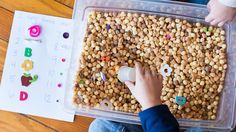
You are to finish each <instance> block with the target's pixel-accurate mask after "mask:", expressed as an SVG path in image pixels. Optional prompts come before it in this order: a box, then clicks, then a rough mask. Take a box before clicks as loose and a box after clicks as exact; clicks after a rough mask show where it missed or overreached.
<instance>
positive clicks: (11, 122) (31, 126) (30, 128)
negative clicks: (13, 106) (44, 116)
mask: <svg viewBox="0 0 236 132" xmlns="http://www.w3.org/2000/svg"><path fill="white" fill-rule="evenodd" d="M0 117H1V118H0V131H3V132H18V131H21V132H42V131H43V132H52V131H55V130H54V129H51V128H49V127H47V126H44V125H42V124H40V123H38V122H36V121H34V120H31V119H29V118H27V117H25V116H23V115H21V114H17V113H11V112H6V111H0Z"/></svg>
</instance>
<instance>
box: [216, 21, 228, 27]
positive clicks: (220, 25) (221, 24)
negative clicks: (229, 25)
mask: <svg viewBox="0 0 236 132" xmlns="http://www.w3.org/2000/svg"><path fill="white" fill-rule="evenodd" d="M225 23H226V21H221V22H220V23H219V24H218V26H219V27H222V26H223V25H224V24H225Z"/></svg>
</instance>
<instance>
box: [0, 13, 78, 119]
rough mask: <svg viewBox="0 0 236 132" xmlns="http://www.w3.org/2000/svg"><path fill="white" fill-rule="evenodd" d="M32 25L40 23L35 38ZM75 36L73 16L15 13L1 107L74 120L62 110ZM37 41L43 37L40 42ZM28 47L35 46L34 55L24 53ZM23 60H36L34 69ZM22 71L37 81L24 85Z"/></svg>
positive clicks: (72, 116)
mask: <svg viewBox="0 0 236 132" xmlns="http://www.w3.org/2000/svg"><path fill="white" fill-rule="evenodd" d="M32 25H40V27H41V33H40V36H39V37H36V38H32V37H31V36H30V35H29V30H28V28H29V27H30V26H32ZM64 32H67V33H69V38H67V39H65V38H64V37H63V33H64ZM72 36H73V22H72V20H71V19H64V18H58V17H51V16H46V15H39V14H33V13H26V12H21V11H16V12H15V16H14V21H13V25H12V29H11V37H10V41H9V44H8V50H7V57H6V61H5V65H4V71H3V76H2V81H1V88H0V109H1V110H7V111H12V112H19V113H24V114H30V115H35V116H42V117H47V118H52V119H58V120H63V121H69V122H72V121H73V120H74V114H71V113H67V112H65V111H64V110H63V102H64V93H65V84H66V78H67V72H68V69H69V64H70V57H71V52H72V45H73V38H72ZM26 39H31V41H29V40H26ZM35 40H40V41H41V43H40V42H39V41H35ZM26 47H27V48H31V49H32V56H31V57H26V56H24V53H25V48H26ZM62 59H64V62H63V61H62ZM24 60H31V61H33V68H32V70H30V71H28V72H27V71H25V69H23V68H22V67H21V65H22V63H23V62H24ZM23 73H27V74H29V73H30V74H31V76H34V75H38V80H36V81H35V82H32V83H31V84H30V85H29V86H27V87H26V86H22V82H21V77H22V76H23ZM26 80H27V79H26ZM28 80H32V79H28ZM27 82H28V81H27ZM58 85H61V86H60V87H59V86H58ZM20 92H26V93H27V94H28V98H27V99H26V100H24V101H20ZM22 97H23V98H24V97H25V95H24V96H22Z"/></svg>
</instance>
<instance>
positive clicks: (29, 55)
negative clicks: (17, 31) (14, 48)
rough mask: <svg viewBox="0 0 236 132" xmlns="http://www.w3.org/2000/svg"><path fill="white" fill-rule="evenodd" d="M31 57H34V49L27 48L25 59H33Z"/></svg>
mask: <svg viewBox="0 0 236 132" xmlns="http://www.w3.org/2000/svg"><path fill="white" fill-rule="evenodd" d="M31 56H32V49H31V48H25V57H31Z"/></svg>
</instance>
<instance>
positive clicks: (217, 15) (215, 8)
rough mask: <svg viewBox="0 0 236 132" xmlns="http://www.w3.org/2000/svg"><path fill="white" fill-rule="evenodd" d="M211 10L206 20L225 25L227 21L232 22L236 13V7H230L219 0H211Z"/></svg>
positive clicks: (209, 7) (212, 23)
mask: <svg viewBox="0 0 236 132" xmlns="http://www.w3.org/2000/svg"><path fill="white" fill-rule="evenodd" d="M207 8H208V10H209V14H208V16H207V17H206V18H205V21H206V22H209V23H210V24H211V25H215V26H216V25H218V26H219V27H221V26H223V25H224V24H225V23H226V22H230V21H232V20H233V18H234V17H235V15H236V9H235V8H232V7H228V6H225V5H223V4H222V3H220V2H219V0H210V1H209V3H208V4H207Z"/></svg>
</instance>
